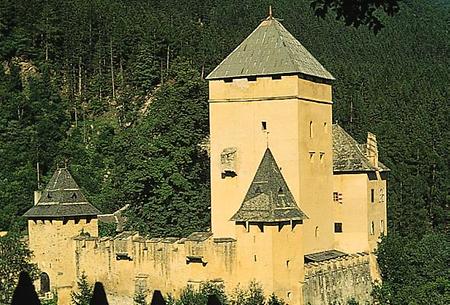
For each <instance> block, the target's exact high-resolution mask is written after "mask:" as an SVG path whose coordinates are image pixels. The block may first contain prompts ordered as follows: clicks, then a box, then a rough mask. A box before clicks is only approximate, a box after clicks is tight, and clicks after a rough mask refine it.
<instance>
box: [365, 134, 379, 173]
mask: <svg viewBox="0 0 450 305" xmlns="http://www.w3.org/2000/svg"><path fill="white" fill-rule="evenodd" d="M366 152H367V158H368V159H369V161H370V164H372V165H373V166H374V167H378V147H377V137H376V136H375V135H374V134H373V133H371V132H368V133H367V148H366Z"/></svg>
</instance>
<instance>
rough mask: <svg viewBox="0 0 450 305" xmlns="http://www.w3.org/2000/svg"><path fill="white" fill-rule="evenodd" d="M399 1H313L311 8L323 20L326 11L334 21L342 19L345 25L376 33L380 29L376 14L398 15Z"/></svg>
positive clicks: (380, 24)
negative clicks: (333, 14)
mask: <svg viewBox="0 0 450 305" xmlns="http://www.w3.org/2000/svg"><path fill="white" fill-rule="evenodd" d="M400 1H401V0H360V1H345V0H314V1H312V2H311V7H313V8H314V9H315V14H316V15H317V16H318V17H321V18H325V16H326V15H327V14H328V11H333V12H334V13H335V15H336V19H337V20H340V19H343V20H344V22H345V25H352V26H354V27H356V28H357V27H359V26H360V25H361V24H363V25H367V26H368V27H369V29H371V30H373V31H374V33H375V34H376V33H378V32H379V31H380V30H381V29H382V28H383V24H382V23H381V21H380V19H379V17H378V16H377V14H376V13H377V12H383V13H386V14H387V15H389V16H393V15H394V14H396V13H398V11H399V9H400V6H399V2H400Z"/></svg>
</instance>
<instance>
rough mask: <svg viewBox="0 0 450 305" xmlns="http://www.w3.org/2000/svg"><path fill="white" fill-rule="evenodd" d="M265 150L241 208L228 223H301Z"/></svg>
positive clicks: (274, 163) (299, 211)
mask: <svg viewBox="0 0 450 305" xmlns="http://www.w3.org/2000/svg"><path fill="white" fill-rule="evenodd" d="M305 218H307V216H306V215H305V214H304V213H303V212H302V211H301V210H300V209H299V207H298V206H297V204H296V203H295V199H294V196H293V195H292V193H291V191H290V190H289V187H288V186H287V184H286V181H285V180H284V178H283V175H282V174H281V172H280V169H279V167H278V165H277V163H276V161H275V159H274V157H273V155H272V152H271V151H270V149H269V148H267V149H266V151H265V153H264V156H263V158H262V161H261V163H260V164H259V167H258V169H257V171H256V174H255V177H254V178H253V181H252V183H251V185H250V188H249V189H248V191H247V195H245V198H244V202H243V203H242V205H241V207H240V208H239V210H238V211H237V213H236V214H234V216H233V217H231V220H232V221H251V222H278V221H291V220H303V219H305Z"/></svg>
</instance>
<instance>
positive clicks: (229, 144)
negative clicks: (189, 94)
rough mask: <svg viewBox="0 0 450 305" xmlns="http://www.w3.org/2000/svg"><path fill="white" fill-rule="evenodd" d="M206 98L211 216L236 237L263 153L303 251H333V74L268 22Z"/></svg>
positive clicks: (213, 78)
mask: <svg viewBox="0 0 450 305" xmlns="http://www.w3.org/2000/svg"><path fill="white" fill-rule="evenodd" d="M207 79H208V80H209V96H210V133H211V212H212V215H211V218H212V231H213V233H214V235H215V236H217V237H235V224H234V222H233V221H232V220H231V217H232V216H233V215H234V214H235V213H236V211H238V209H239V207H240V204H241V203H242V202H243V200H244V197H245V196H246V192H247V190H248V186H249V185H250V184H251V181H252V178H253V176H254V173H255V172H256V170H257V168H258V163H259V161H260V158H261V157H260V156H261V155H263V154H264V151H265V149H266V148H267V147H270V150H271V152H272V154H273V156H274V157H275V159H276V160H277V164H278V166H279V167H280V169H281V171H282V173H283V177H284V178H285V180H286V184H287V186H288V187H289V189H290V191H291V193H292V196H293V198H294V199H295V202H297V203H298V206H299V207H300V208H301V210H302V211H304V213H305V214H306V215H308V217H309V219H308V220H305V223H304V225H303V229H304V236H303V246H304V249H305V251H306V253H308V252H317V251H323V250H328V249H332V248H333V225H332V224H333V217H332V205H331V204H332V193H333V190H332V184H333V180H332V175H333V166H332V140H331V133H332V130H331V106H332V97H331V93H332V92H331V91H332V89H331V85H330V83H331V81H332V80H333V76H332V75H331V74H330V73H329V72H328V71H327V70H326V69H325V68H324V67H323V66H322V65H321V64H320V63H319V62H318V61H317V60H316V59H315V58H314V57H313V56H312V55H311V54H310V53H309V52H308V51H307V50H306V49H305V48H304V47H303V46H302V45H301V44H300V42H299V41H298V40H296V39H295V38H294V37H293V36H292V35H291V34H290V33H289V32H288V31H287V30H286V29H285V28H284V27H283V26H282V25H281V24H280V22H279V21H277V20H276V19H275V18H273V17H272V16H269V17H268V18H267V19H265V20H264V21H262V22H261V24H260V25H259V26H258V27H257V28H256V29H255V30H254V31H253V32H252V33H251V34H250V35H249V36H248V37H247V38H246V39H245V40H244V41H243V42H242V43H241V44H240V45H239V46H238V47H237V48H236V49H235V50H234V51H233V52H232V53H231V54H230V55H229V56H228V57H226V58H225V59H224V60H223V61H222V63H220V64H219V65H218V66H217V67H216V68H215V69H214V70H213V71H212V72H211V73H210V74H209V75H208V77H207Z"/></svg>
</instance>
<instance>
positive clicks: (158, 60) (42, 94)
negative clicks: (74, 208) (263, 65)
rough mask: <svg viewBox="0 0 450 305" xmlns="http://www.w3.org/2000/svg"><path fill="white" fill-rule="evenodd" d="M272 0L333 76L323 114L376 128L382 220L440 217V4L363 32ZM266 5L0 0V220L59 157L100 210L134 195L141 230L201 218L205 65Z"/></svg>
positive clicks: (409, 9) (204, 206)
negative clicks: (383, 192) (385, 214)
mask: <svg viewBox="0 0 450 305" xmlns="http://www.w3.org/2000/svg"><path fill="white" fill-rule="evenodd" d="M270 2H274V3H273V7H274V14H275V16H276V17H278V18H281V19H283V21H282V22H283V24H284V26H285V27H286V28H287V29H288V30H289V31H291V32H292V33H293V34H294V35H295V36H296V37H297V38H298V39H299V40H300V41H301V42H302V43H303V44H304V45H305V46H306V47H307V48H308V49H309V50H310V51H311V53H312V54H314V55H315V57H316V58H317V59H319V61H320V62H321V63H322V64H323V65H324V66H325V67H326V68H327V69H328V70H329V71H330V72H331V73H332V74H333V75H334V76H335V77H336V79H337V80H336V82H335V83H334V102H335V105H334V120H335V121H339V123H340V124H341V125H343V126H344V127H345V128H346V129H347V130H349V131H350V132H351V133H352V134H353V135H354V136H355V137H356V138H358V139H359V140H361V141H363V140H364V137H365V134H366V132H367V131H368V130H370V131H372V132H374V133H376V134H377V136H378V141H379V143H380V153H381V159H382V160H383V161H384V162H385V163H386V164H387V165H388V166H389V167H390V168H391V169H392V173H391V177H390V193H389V195H390V196H389V228H390V230H391V232H393V231H395V232H397V233H400V234H401V235H410V234H413V235H414V234H422V233H423V232H426V231H428V230H444V228H445V226H446V217H447V212H448V211H447V208H448V201H449V195H448V194H449V184H450V183H449V177H448V173H449V158H448V149H449V144H450V143H449V131H448V127H447V124H448V121H449V112H448V111H449V107H448V102H449V91H450V90H449V80H450V74H449V73H450V72H449V66H450V54H449V53H450V52H449V50H450V47H449V43H448V42H449V41H450V34H449V20H450V17H449V16H450V15H449V10H448V6H446V5H443V4H442V3H440V2H439V1H435V2H433V1H431V2H430V3H428V2H425V1H418V0H410V1H404V3H403V4H402V6H401V10H400V13H399V14H398V15H396V16H395V17H393V18H388V17H383V18H384V19H383V22H384V23H385V26H386V27H385V28H384V29H383V30H382V31H381V32H380V33H379V34H378V35H374V34H373V33H371V32H370V31H369V30H367V29H365V28H359V29H355V28H352V27H345V26H343V25H342V24H341V23H339V22H336V21H334V20H333V19H332V18H328V19H325V20H320V19H317V18H316V17H314V15H313V12H312V10H311V9H310V7H309V4H310V3H309V1H270ZM268 3H269V1H260V2H257V3H255V1H237V0H233V1H226V2H223V1H193V0H191V1H190V0H184V1H170V2H169V1H138V0H134V1H120V0H108V1H106V0H93V1H83V0H76V1H60V0H48V1H38V0H27V1H25V0H16V1H13V0H2V1H1V2H0V59H1V61H2V63H3V65H2V68H1V71H0V80H1V82H0V103H1V109H0V153H1V161H2V166H1V168H0V202H1V207H0V229H3V230H5V229H8V228H9V227H10V226H11V223H12V222H14V221H16V220H17V218H18V217H19V216H20V215H21V214H22V213H23V212H24V211H25V210H26V209H27V208H28V207H29V206H30V205H31V204H32V197H33V190H35V189H37V187H38V185H37V179H36V177H37V175H36V166H37V164H39V171H40V176H41V180H40V183H41V184H40V186H43V185H45V182H46V179H48V177H49V175H50V174H51V173H52V171H53V170H54V168H55V167H56V166H57V164H58V163H59V164H61V163H63V162H65V161H64V160H68V161H67V162H68V164H69V166H70V167H71V170H72V172H73V174H74V176H75V177H76V179H77V181H79V183H80V185H81V186H82V187H84V188H85V190H86V193H87V195H88V197H89V198H90V200H91V201H92V202H93V203H94V204H95V205H97V206H98V207H99V208H100V209H102V210H103V211H105V212H108V211H112V210H114V209H116V208H118V207H121V206H123V205H124V204H125V203H131V204H132V206H133V209H132V210H133V213H132V214H133V215H135V216H137V217H135V221H134V224H135V225H136V226H137V227H138V228H140V229H142V230H145V231H148V232H150V233H153V234H157V235H180V234H186V233H188V232H190V231H192V230H194V229H199V228H205V227H207V226H208V217H209V210H208V206H209V195H208V188H209V182H208V175H209V173H208V160H207V156H206V154H205V153H204V152H203V151H202V149H201V148H200V145H198V144H199V143H201V142H202V141H203V140H204V138H205V137H206V136H207V134H208V118H207V90H206V83H205V81H203V80H202V77H203V76H205V75H206V74H207V73H208V72H209V71H211V69H212V68H213V67H214V66H215V65H216V64H218V63H219V62H220V61H221V59H223V57H224V56H226V55H227V54H228V53H229V52H230V51H231V50H232V49H233V48H234V47H235V46H236V45H237V44H238V43H239V42H240V41H241V40H242V39H243V38H245V37H246V36H247V35H248V34H249V33H250V32H251V31H252V30H253V29H254V28H255V26H257V24H258V23H259V22H260V20H261V19H262V18H264V17H265V15H266V11H267V7H268ZM175 215H177V217H173V216H175ZM192 215H195V217H192ZM190 219H192V221H188V220H190ZM174 222H176V223H174ZM169 224H170V225H171V226H170V227H169V226H168V225H169Z"/></svg>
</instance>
